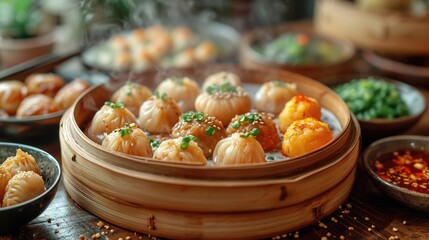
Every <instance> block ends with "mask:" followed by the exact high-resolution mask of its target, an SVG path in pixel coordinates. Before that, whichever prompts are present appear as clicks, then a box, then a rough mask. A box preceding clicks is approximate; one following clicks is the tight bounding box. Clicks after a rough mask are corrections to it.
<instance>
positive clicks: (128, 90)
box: [110, 82, 152, 116]
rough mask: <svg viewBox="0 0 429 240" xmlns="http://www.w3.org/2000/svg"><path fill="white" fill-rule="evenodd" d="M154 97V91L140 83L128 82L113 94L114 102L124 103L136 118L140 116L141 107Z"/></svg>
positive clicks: (112, 99)
mask: <svg viewBox="0 0 429 240" xmlns="http://www.w3.org/2000/svg"><path fill="white" fill-rule="evenodd" d="M151 96H152V91H151V90H150V89H149V88H148V87H146V86H143V85H141V84H139V83H134V82H127V83H125V85H124V86H122V87H121V88H119V89H118V90H116V92H114V93H113V95H112V97H111V98H110V100H111V101H112V102H122V103H123V104H124V106H125V107H126V108H128V110H130V111H131V112H132V113H133V114H134V116H138V115H139V111H140V106H141V105H142V103H143V102H144V101H146V100H147V99H148V98H149V97H151Z"/></svg>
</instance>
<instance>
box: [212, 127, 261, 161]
mask: <svg viewBox="0 0 429 240" xmlns="http://www.w3.org/2000/svg"><path fill="white" fill-rule="evenodd" d="M252 134H253V135H257V133H256V132H255V133H251V132H248V133H246V134H240V133H233V134H232V135H231V136H229V137H227V138H225V139H222V140H220V141H219V142H218V143H217V145H216V148H215V150H214V153H213V162H214V164H215V165H237V164H255V163H263V162H265V152H264V149H263V148H262V146H261V144H260V143H259V142H258V141H257V140H256V139H255V137H254V136H253V135H252Z"/></svg>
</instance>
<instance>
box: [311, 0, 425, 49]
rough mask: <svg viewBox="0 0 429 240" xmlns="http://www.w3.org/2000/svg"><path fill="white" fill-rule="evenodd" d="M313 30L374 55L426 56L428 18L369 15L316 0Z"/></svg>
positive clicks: (332, 1) (328, 0)
mask: <svg viewBox="0 0 429 240" xmlns="http://www.w3.org/2000/svg"><path fill="white" fill-rule="evenodd" d="M314 27H315V29H316V31H317V32H319V33H320V34H322V35H325V36H330V37H335V38H340V39H347V40H350V41H352V42H353V43H355V44H356V45H357V46H358V47H361V48H365V49H368V50H373V51H376V52H384V53H395V54H403V55H416V54H417V55H418V54H428V53H429V44H427V42H428V39H429V18H428V17H416V16H411V15H409V14H406V13H401V12H371V11H365V10H362V9H360V8H358V7H356V5H355V4H354V3H352V2H349V1H339V0H319V1H317V2H316V8H315V18H314Z"/></svg>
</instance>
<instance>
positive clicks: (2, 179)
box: [0, 166, 12, 207]
mask: <svg viewBox="0 0 429 240" xmlns="http://www.w3.org/2000/svg"><path fill="white" fill-rule="evenodd" d="M11 177H12V176H11V175H10V173H9V171H7V170H6V169H4V167H2V166H0V207H1V206H2V200H3V196H4V192H5V191H6V186H7V183H8V182H9V180H10V178H11Z"/></svg>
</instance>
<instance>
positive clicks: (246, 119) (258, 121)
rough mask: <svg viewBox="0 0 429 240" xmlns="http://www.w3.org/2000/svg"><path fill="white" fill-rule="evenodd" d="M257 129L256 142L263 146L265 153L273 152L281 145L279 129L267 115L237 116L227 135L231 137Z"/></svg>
mask: <svg viewBox="0 0 429 240" xmlns="http://www.w3.org/2000/svg"><path fill="white" fill-rule="evenodd" d="M254 129H257V131H258V134H257V136H256V140H257V141H258V142H259V143H260V144H261V146H262V148H263V149H264V150H265V151H270V150H273V149H274V148H275V147H277V145H278V144H279V143H280V137H279V135H278V133H277V127H276V124H275V123H274V120H273V118H272V117H270V116H269V115H268V114H266V113H251V112H249V113H246V114H243V115H237V116H235V117H234V118H233V119H232V120H231V122H230V124H229V125H228V128H227V129H226V133H227V134H228V135H231V134H233V133H235V132H238V133H248V132H251V131H253V130H254Z"/></svg>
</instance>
